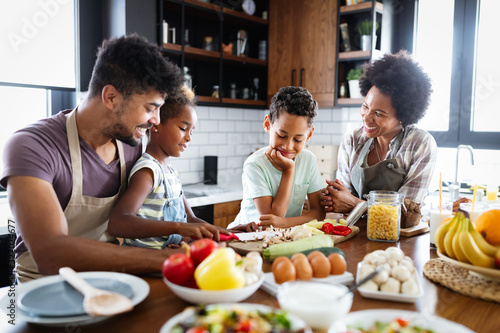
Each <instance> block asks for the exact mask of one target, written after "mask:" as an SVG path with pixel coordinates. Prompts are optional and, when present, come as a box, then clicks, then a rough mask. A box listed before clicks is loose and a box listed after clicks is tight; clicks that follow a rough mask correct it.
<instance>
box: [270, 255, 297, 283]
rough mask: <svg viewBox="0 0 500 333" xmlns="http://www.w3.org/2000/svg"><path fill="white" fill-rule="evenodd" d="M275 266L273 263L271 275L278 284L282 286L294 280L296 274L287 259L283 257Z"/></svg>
mask: <svg viewBox="0 0 500 333" xmlns="http://www.w3.org/2000/svg"><path fill="white" fill-rule="evenodd" d="M283 258H284V259H281V260H280V261H279V262H278V263H277V264H276V265H274V263H273V275H274V280H275V281H276V283H278V284H282V283H284V282H287V281H293V280H295V278H296V276H297V272H296V270H295V266H294V265H293V263H292V261H291V260H290V259H288V258H287V257H283Z"/></svg>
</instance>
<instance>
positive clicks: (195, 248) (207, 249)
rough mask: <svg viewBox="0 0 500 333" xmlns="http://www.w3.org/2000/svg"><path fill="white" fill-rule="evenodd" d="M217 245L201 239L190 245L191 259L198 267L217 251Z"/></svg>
mask: <svg viewBox="0 0 500 333" xmlns="http://www.w3.org/2000/svg"><path fill="white" fill-rule="evenodd" d="M218 247H219V245H218V244H217V243H216V242H214V241H213V240H211V239H208V238H203V239H200V240H197V241H194V242H193V243H191V246H190V248H191V259H193V263H194V265H195V267H196V266H198V265H199V264H200V263H201V262H202V261H203V260H205V258H206V257H208V256H209V255H210V254H211V253H212V252H214V251H215V249H217V248H218Z"/></svg>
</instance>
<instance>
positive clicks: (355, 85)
mask: <svg viewBox="0 0 500 333" xmlns="http://www.w3.org/2000/svg"><path fill="white" fill-rule="evenodd" d="M349 97H350V98H362V97H363V96H361V91H360V89H359V80H349Z"/></svg>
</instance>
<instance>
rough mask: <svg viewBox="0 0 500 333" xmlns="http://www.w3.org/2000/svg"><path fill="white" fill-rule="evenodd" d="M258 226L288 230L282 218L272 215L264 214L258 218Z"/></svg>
mask: <svg viewBox="0 0 500 333" xmlns="http://www.w3.org/2000/svg"><path fill="white" fill-rule="evenodd" d="M260 225H261V226H262V227H268V226H270V225H272V226H273V227H275V228H288V227H289V225H288V224H287V220H286V218H284V217H280V216H276V215H273V214H264V215H261V216H260Z"/></svg>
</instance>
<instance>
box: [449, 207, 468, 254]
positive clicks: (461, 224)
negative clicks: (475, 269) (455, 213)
mask: <svg viewBox="0 0 500 333" xmlns="http://www.w3.org/2000/svg"><path fill="white" fill-rule="evenodd" d="M456 223H457V232H456V233H455V235H454V236H453V239H452V240H451V247H452V249H453V253H454V254H455V256H456V257H457V260H458V261H461V262H465V263H467V264H468V263H470V261H469V260H468V259H467V257H466V256H465V254H464V252H463V251H462V248H461V247H460V237H461V236H460V234H461V233H463V232H468V230H467V229H466V227H467V225H466V223H467V221H465V218H464V217H462V216H459V217H458V220H457V222H456Z"/></svg>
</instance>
